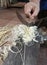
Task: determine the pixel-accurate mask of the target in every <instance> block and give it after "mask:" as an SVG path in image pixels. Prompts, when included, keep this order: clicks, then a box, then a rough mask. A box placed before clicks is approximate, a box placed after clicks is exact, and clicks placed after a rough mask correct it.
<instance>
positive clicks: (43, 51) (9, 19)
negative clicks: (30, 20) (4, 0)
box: [0, 8, 47, 65]
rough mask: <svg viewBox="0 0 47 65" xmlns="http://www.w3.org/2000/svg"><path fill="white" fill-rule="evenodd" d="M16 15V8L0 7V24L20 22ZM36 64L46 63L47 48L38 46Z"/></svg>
mask: <svg viewBox="0 0 47 65" xmlns="http://www.w3.org/2000/svg"><path fill="white" fill-rule="evenodd" d="M17 21H19V19H18V18H17V16H16V9H15V8H12V9H0V26H4V25H6V24H8V23H9V24H14V25H15V24H18V23H21V22H20V21H19V22H17ZM38 65H47V48H43V47H41V48H40V52H39V57H38Z"/></svg>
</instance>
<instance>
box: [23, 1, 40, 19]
mask: <svg viewBox="0 0 47 65" xmlns="http://www.w3.org/2000/svg"><path fill="white" fill-rule="evenodd" d="M39 10H40V7H39V4H36V3H34V2H28V3H27V4H25V7H24V12H25V14H26V15H27V16H29V17H30V18H31V19H34V18H35V17H36V16H37V15H38V13H39Z"/></svg>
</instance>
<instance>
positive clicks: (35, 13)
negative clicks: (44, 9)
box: [32, 8, 39, 17]
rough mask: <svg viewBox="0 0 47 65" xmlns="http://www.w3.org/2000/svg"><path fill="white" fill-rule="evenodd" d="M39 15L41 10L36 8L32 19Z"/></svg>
mask: <svg viewBox="0 0 47 65" xmlns="http://www.w3.org/2000/svg"><path fill="white" fill-rule="evenodd" d="M38 13H39V9H38V8H36V9H35V10H34V13H33V14H32V17H36V16H37V15H38Z"/></svg>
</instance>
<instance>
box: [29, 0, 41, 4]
mask: <svg viewBox="0 0 47 65" xmlns="http://www.w3.org/2000/svg"><path fill="white" fill-rule="evenodd" d="M29 1H30V2H34V3H36V4H40V0H29Z"/></svg>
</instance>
